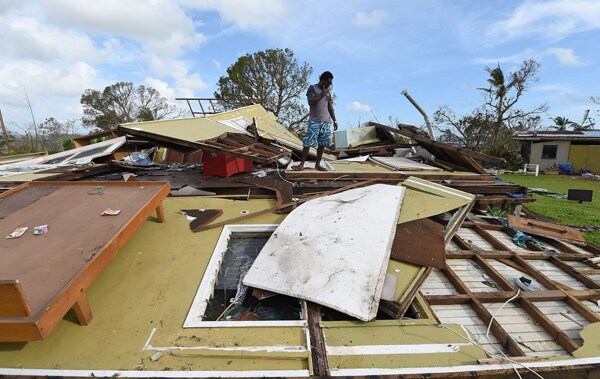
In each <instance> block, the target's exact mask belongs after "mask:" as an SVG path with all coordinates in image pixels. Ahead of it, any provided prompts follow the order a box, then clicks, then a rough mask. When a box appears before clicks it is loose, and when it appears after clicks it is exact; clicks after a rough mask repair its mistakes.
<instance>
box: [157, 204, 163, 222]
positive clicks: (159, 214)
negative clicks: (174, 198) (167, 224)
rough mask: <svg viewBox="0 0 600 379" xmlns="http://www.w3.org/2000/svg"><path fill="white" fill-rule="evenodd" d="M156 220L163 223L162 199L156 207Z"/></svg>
mask: <svg viewBox="0 0 600 379" xmlns="http://www.w3.org/2000/svg"><path fill="white" fill-rule="evenodd" d="M156 221H158V222H159V223H163V222H164V221H165V211H164V210H163V205H162V201H161V202H160V204H159V205H158V207H156Z"/></svg>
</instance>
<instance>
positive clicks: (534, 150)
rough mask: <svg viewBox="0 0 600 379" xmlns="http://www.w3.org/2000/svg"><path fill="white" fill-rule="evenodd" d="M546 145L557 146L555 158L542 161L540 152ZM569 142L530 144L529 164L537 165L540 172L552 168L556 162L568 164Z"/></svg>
mask: <svg viewBox="0 0 600 379" xmlns="http://www.w3.org/2000/svg"><path fill="white" fill-rule="evenodd" d="M546 145H557V146H558V148H557V150H556V158H552V159H542V151H543V149H544V146H546ZM570 145H571V142H570V141H544V142H538V143H533V144H531V156H530V159H529V163H533V164H539V165H540V170H545V169H547V168H550V167H552V165H553V164H554V163H557V162H568V161H569V147H570Z"/></svg>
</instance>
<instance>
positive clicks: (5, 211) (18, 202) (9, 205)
mask: <svg viewBox="0 0 600 379" xmlns="http://www.w3.org/2000/svg"><path fill="white" fill-rule="evenodd" d="M59 188H60V187H59V186H30V187H27V188H24V189H22V190H20V191H17V192H14V193H11V194H9V195H7V196H5V197H3V198H0V219H3V218H6V217H8V216H9V215H10V214H11V213H13V212H15V211H17V210H19V209H21V208H24V207H26V206H28V205H29V204H32V203H34V202H36V201H37V200H39V199H41V198H42V197H44V196H46V195H48V194H51V193H52V192H54V191H56V190H57V189H59Z"/></svg>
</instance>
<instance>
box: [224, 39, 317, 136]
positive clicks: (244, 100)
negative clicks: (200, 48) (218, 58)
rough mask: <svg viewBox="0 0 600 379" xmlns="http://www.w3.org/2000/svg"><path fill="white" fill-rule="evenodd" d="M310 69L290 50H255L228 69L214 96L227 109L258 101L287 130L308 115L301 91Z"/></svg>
mask: <svg viewBox="0 0 600 379" xmlns="http://www.w3.org/2000/svg"><path fill="white" fill-rule="evenodd" d="M312 72H313V70H312V68H311V67H310V66H309V65H308V63H306V62H304V63H302V64H299V63H298V60H297V59H296V58H295V57H294V52H293V51H292V50H290V49H268V50H264V51H258V52H256V53H253V54H246V55H244V56H242V57H240V58H239V59H238V60H237V61H236V62H235V63H234V64H233V65H231V66H229V68H227V75H226V76H222V77H221V78H220V79H219V82H218V83H217V86H218V89H217V91H216V92H215V94H214V96H215V98H217V99H218V100H219V101H220V102H221V104H222V105H223V107H224V108H225V109H226V110H229V109H234V108H238V107H240V106H246V105H251V104H260V105H262V106H263V107H264V108H265V109H266V110H268V111H270V112H272V113H273V114H274V115H275V116H276V117H277V118H278V119H279V121H280V122H281V123H282V124H284V125H286V126H287V127H288V128H289V129H290V130H298V129H299V128H300V126H301V123H302V121H304V120H306V118H307V117H308V110H307V108H306V106H305V105H304V104H305V103H306V99H305V97H304V94H305V92H306V89H307V88H308V86H309V82H308V80H309V78H310V76H311V74H312Z"/></svg>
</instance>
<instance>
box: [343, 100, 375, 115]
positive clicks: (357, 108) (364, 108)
mask: <svg viewBox="0 0 600 379" xmlns="http://www.w3.org/2000/svg"><path fill="white" fill-rule="evenodd" d="M371 109H372V108H371V106H369V105H367V104H361V103H360V102H358V101H353V102H351V103H350V104H348V105H346V110H347V111H348V112H354V113H368V112H371Z"/></svg>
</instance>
